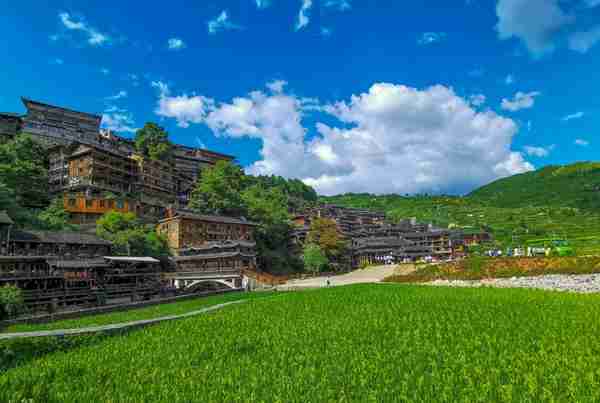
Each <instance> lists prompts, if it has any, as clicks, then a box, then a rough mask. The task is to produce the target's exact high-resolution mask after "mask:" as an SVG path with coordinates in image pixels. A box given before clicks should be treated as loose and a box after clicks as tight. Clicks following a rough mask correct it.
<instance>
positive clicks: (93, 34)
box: [57, 12, 110, 46]
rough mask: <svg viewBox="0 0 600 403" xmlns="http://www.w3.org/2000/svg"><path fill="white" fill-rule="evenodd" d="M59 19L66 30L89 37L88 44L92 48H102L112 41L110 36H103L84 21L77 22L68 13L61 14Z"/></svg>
mask: <svg viewBox="0 0 600 403" xmlns="http://www.w3.org/2000/svg"><path fill="white" fill-rule="evenodd" d="M58 18H59V19H60V21H61V22H62V24H63V26H64V27H65V28H66V29H68V30H71V31H81V32H83V33H85V34H86V35H87V43H88V44H90V45H92V46H102V45H103V44H105V43H108V42H109V41H110V37H109V36H108V35H106V34H103V33H101V32H100V31H98V30H97V29H96V28H93V27H91V26H89V25H88V24H87V23H86V22H85V20H83V19H79V20H76V19H74V18H73V16H71V14H69V13H67V12H62V13H59V14H58ZM57 39H58V37H57Z"/></svg>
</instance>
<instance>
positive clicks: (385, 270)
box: [277, 265, 414, 291]
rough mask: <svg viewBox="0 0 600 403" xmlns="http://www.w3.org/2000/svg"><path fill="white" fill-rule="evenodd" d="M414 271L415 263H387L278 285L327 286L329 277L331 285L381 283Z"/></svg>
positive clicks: (291, 287)
mask: <svg viewBox="0 0 600 403" xmlns="http://www.w3.org/2000/svg"><path fill="white" fill-rule="evenodd" d="M413 271H414V266H413V265H385V266H373V267H369V268H367V269H362V270H355V271H353V272H350V273H346V274H341V275H339V276H330V277H326V276H322V277H313V278H307V279H304V280H290V281H288V282H287V283H285V284H283V285H280V286H277V289H278V290H280V291H290V290H295V289H302V288H320V287H326V286H327V279H329V281H330V285H331V286H340V285H349V284H361V283H379V282H381V281H382V280H383V279H384V278H386V277H389V276H391V275H393V274H397V275H403V274H410V273H412V272H413Z"/></svg>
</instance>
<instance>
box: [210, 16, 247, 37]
mask: <svg viewBox="0 0 600 403" xmlns="http://www.w3.org/2000/svg"><path fill="white" fill-rule="evenodd" d="M207 25H208V33H209V34H212V35H214V34H216V33H218V32H220V31H228V30H235V29H241V28H242V27H241V26H240V25H237V24H234V23H233V22H231V20H230V19H229V14H228V13H227V10H223V11H221V14H219V15H218V16H217V17H216V18H214V19H212V20H210V21H208V23H207Z"/></svg>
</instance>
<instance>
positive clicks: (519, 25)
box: [496, 0, 575, 56]
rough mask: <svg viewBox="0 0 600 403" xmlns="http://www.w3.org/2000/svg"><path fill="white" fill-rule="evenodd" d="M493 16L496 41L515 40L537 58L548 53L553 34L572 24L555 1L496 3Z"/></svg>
mask: <svg viewBox="0 0 600 403" xmlns="http://www.w3.org/2000/svg"><path fill="white" fill-rule="evenodd" d="M496 15H497V17H498V24H497V25H496V30H497V31H498V35H499V37H500V39H509V38H513V37H515V38H518V39H520V40H522V41H523V42H524V43H525V46H526V47H527V49H529V51H530V52H531V53H532V54H534V55H537V56H539V55H541V54H543V53H545V52H548V51H552V50H553V49H554V43H553V41H554V37H555V35H556V33H557V32H558V31H560V30H561V29H562V28H563V27H564V26H566V25H568V24H570V23H572V22H573V21H574V20H575V18H574V16H572V15H569V14H567V13H565V12H564V11H563V10H562V9H561V7H560V4H559V0H498V4H497V6H496Z"/></svg>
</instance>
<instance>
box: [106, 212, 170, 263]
mask: <svg viewBox="0 0 600 403" xmlns="http://www.w3.org/2000/svg"><path fill="white" fill-rule="evenodd" d="M96 234H97V235H98V236H99V237H100V238H103V239H106V240H108V241H111V242H112V243H113V245H114V247H115V248H116V251H115V252H116V253H117V254H119V255H128V256H147V255H150V256H165V255H168V254H169V248H168V245H167V241H166V239H165V238H164V237H162V236H160V235H158V234H157V233H156V232H155V231H154V229H153V228H151V227H146V226H144V225H143V224H141V223H140V222H139V221H138V220H137V218H136V216H135V215H134V214H133V213H121V212H119V211H109V212H107V213H105V214H104V215H103V216H102V217H100V219H99V220H98V221H97V222H96Z"/></svg>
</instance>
